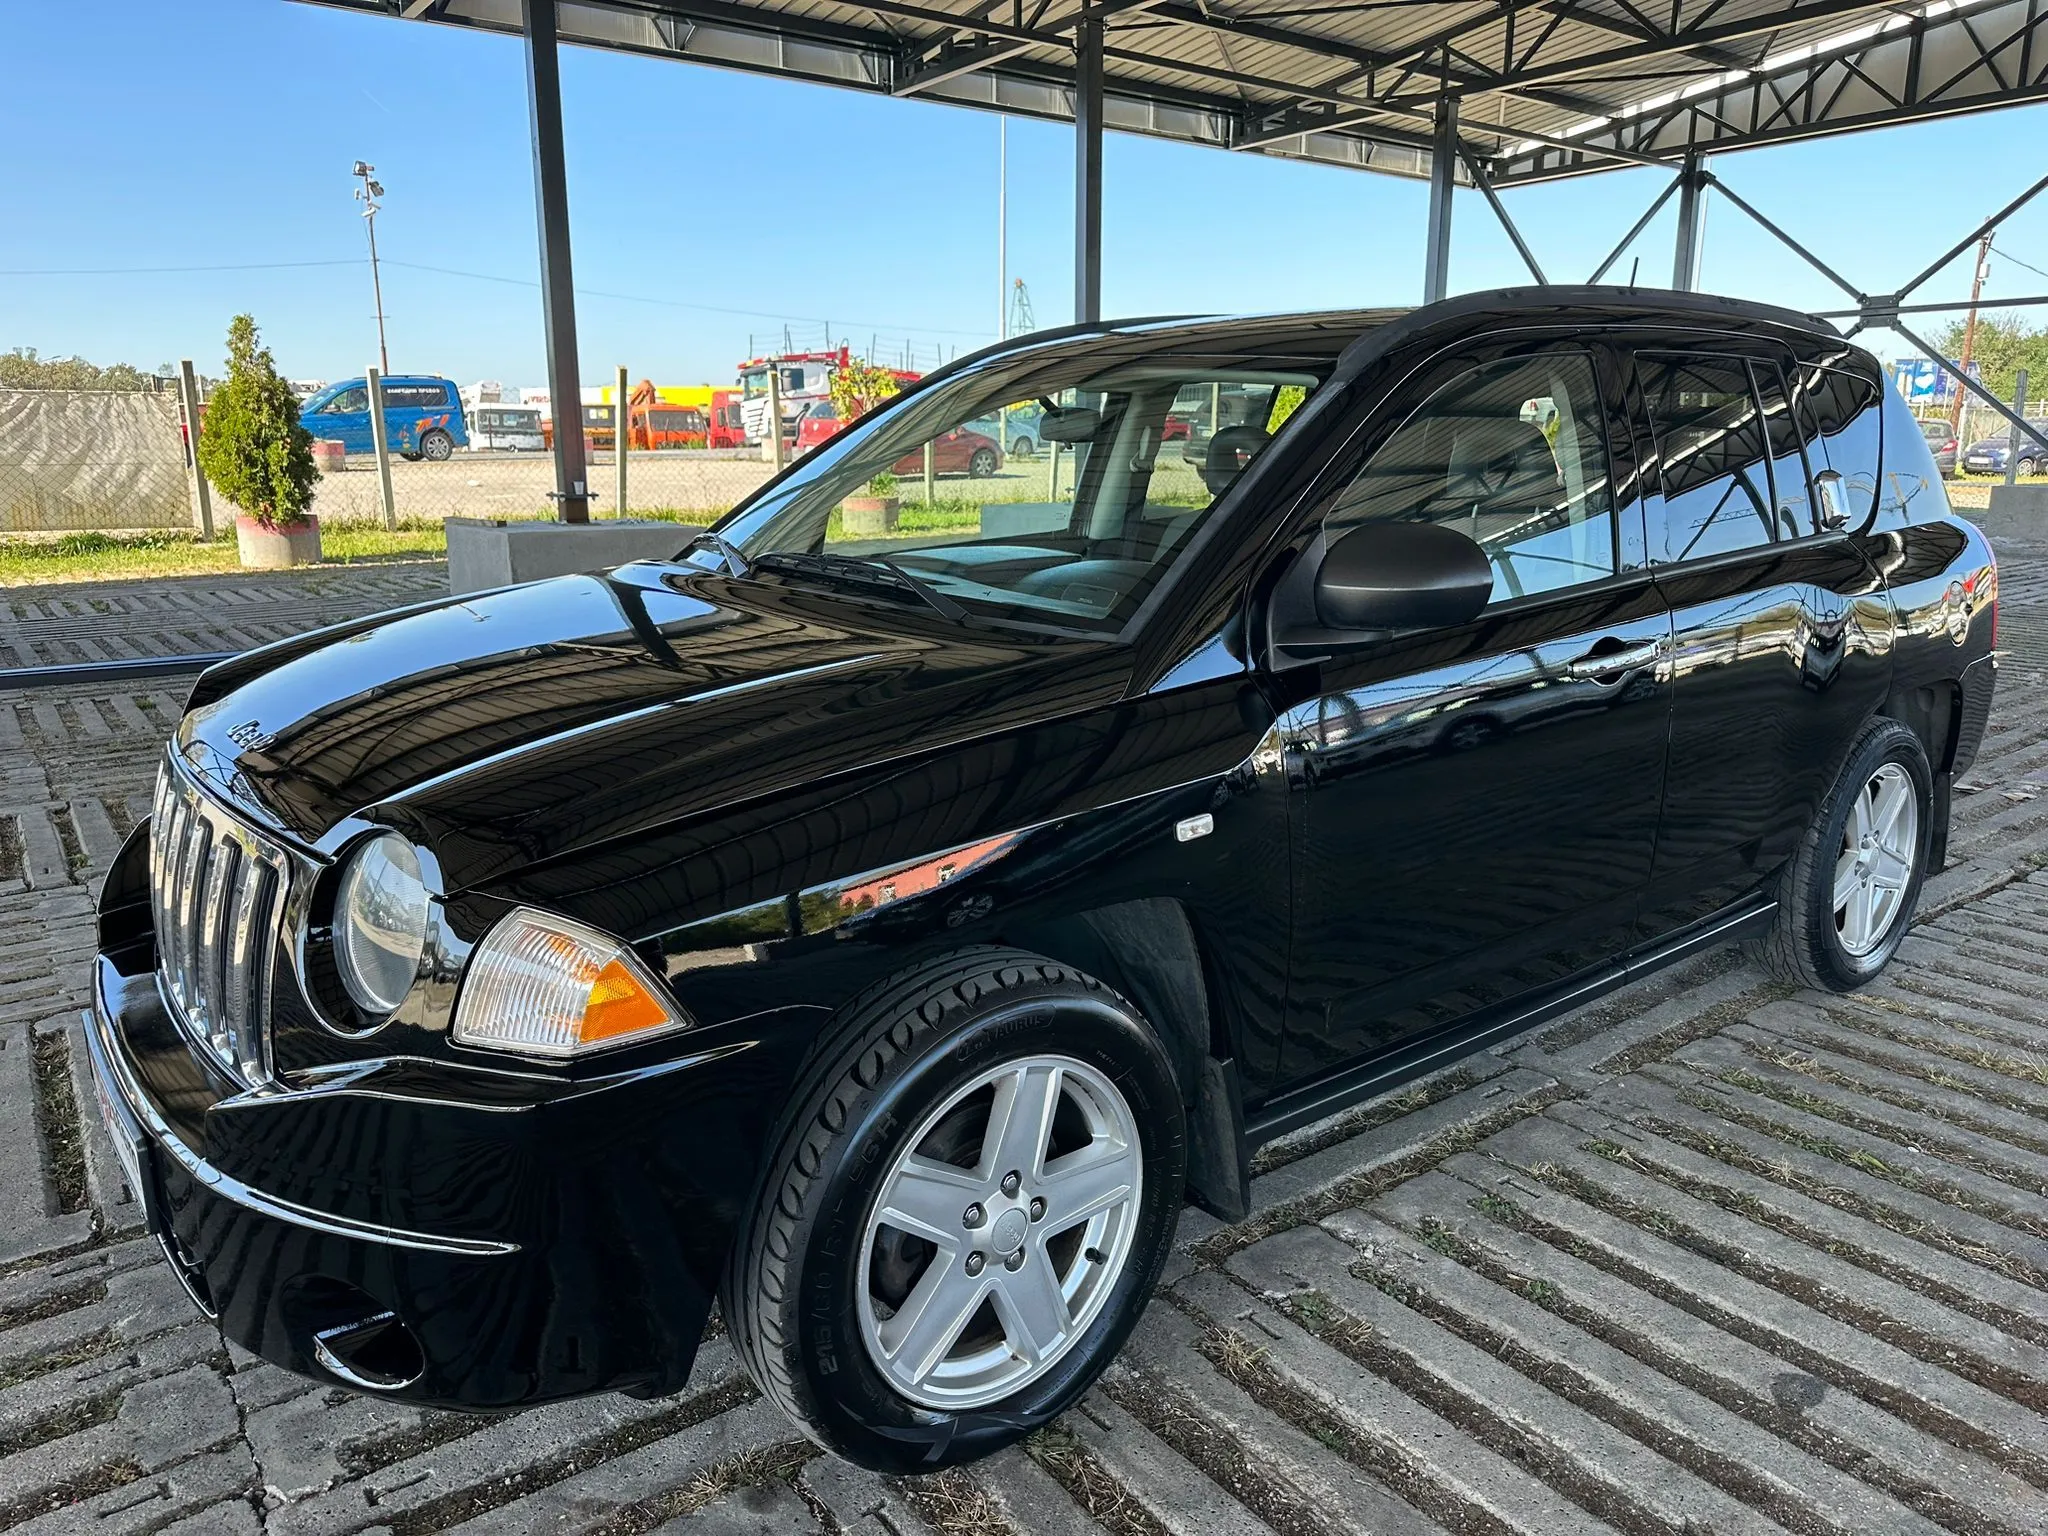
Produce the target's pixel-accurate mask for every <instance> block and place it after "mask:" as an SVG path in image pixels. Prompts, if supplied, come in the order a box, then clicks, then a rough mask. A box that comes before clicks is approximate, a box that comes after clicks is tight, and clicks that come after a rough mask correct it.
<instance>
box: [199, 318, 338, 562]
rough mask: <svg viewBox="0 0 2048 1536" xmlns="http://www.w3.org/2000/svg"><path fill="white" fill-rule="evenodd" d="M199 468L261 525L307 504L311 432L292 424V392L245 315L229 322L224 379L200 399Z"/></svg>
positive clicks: (298, 512) (289, 516)
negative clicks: (203, 401)
mask: <svg viewBox="0 0 2048 1536" xmlns="http://www.w3.org/2000/svg"><path fill="white" fill-rule="evenodd" d="M199 467H200V469H202V470H203V471H205V473H206V478H207V479H209V480H211V481H212V482H213V485H214V488H215V489H216V490H218V491H219V492H220V493H221V495H223V496H225V497H226V498H227V499H228V500H229V501H231V502H233V503H234V504H235V505H236V506H238V507H240V508H241V509H242V510H243V511H244V512H246V513H248V514H249V515H250V516H251V517H253V518H255V519H256V521H257V522H259V523H261V524H262V525H263V526H264V527H266V528H276V527H278V526H280V525H282V524H288V523H296V522H298V521H300V520H301V519H302V518H303V517H304V516H305V515H306V509H307V508H308V507H310V506H312V504H313V487H314V485H315V484H317V483H318V481H319V478H320V475H319V471H318V470H316V469H315V468H314V467H313V434H312V433H310V432H308V431H307V430H306V429H305V428H304V427H302V426H300V425H299V402H298V397H297V396H295V395H294V394H293V393H292V388H291V386H290V385H289V384H287V383H286V382H285V381H284V380H283V379H281V378H279V377H278V373H277V365H276V364H275V363H273V362H272V361H271V358H270V349H269V348H267V347H263V346H260V345H259V344H258V338H257V334H256V322H255V320H254V319H253V318H251V317H250V316H248V315H237V316H235V318H234V319H233V320H232V321H231V322H229V325H228V377H227V382H226V383H224V384H223V385H221V387H220V388H219V389H217V390H215V391H214V392H213V398H212V399H211V400H209V401H207V402H206V415H205V424H204V426H202V427H201V429H200V432H199Z"/></svg>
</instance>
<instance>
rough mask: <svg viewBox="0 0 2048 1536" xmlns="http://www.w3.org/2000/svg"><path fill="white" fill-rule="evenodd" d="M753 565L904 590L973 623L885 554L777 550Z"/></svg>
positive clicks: (949, 615) (940, 610)
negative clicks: (805, 552)
mask: <svg viewBox="0 0 2048 1536" xmlns="http://www.w3.org/2000/svg"><path fill="white" fill-rule="evenodd" d="M754 564H756V565H758V566H759V567H761V569H763V570H768V571H787V572H789V573H790V574H791V575H793V576H814V577H817V578H819V579H821V580H824V581H836V582H841V583H843V584H845V585H848V586H856V587H867V588H871V589H875V590H879V591H882V592H888V593H907V594H908V595H909V596H911V597H913V598H915V599H917V600H918V601H919V602H921V603H923V604H924V605H925V606H926V607H928V608H930V609H931V610H932V611H933V612H934V613H937V614H939V615H940V616H941V617H942V618H947V619H951V620H953V621H954V622H955V623H961V624H964V623H969V622H972V620H971V617H970V615H969V614H968V612H967V610H966V609H965V608H963V607H961V606H960V604H958V603H956V602H955V601H954V600H953V599H952V598H950V597H948V596H946V594H945V593H943V592H941V591H939V590H938V588H936V587H934V586H933V585H932V584H931V583H930V582H928V581H925V580H924V579H923V578H921V577H918V576H913V575H911V574H910V572H908V571H906V570H905V569H903V567H902V566H900V565H898V564H897V563H896V562H895V561H894V560H892V559H890V558H889V557H888V556H887V555H807V554H793V553H789V552H786V551H781V550H777V551H775V552H774V553H771V554H765V555H762V556H761V557H760V558H759V559H758V560H756V561H755V562H754Z"/></svg>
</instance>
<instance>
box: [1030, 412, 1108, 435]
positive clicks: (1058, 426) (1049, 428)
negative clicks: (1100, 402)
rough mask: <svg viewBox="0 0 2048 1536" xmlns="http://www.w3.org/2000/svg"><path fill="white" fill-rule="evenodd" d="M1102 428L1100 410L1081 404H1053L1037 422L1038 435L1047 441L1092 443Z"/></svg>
mask: <svg viewBox="0 0 2048 1536" xmlns="http://www.w3.org/2000/svg"><path fill="white" fill-rule="evenodd" d="M1101 430H1102V412H1100V411H1091V410H1089V409H1088V408H1087V407H1086V406H1082V405H1063V406H1055V407H1054V408H1053V409H1052V410H1049V411H1047V412H1046V413H1045V414H1044V415H1043V416H1042V417H1040V418H1039V422H1038V435H1039V437H1040V438H1041V439H1043V440H1044V441H1045V442H1048V443H1092V442H1094V441H1095V434H1096V433H1097V432H1099V431H1101Z"/></svg>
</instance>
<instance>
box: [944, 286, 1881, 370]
mask: <svg viewBox="0 0 2048 1536" xmlns="http://www.w3.org/2000/svg"><path fill="white" fill-rule="evenodd" d="M1480 318H1484V319H1487V320H1496V321H1498V322H1500V323H1502V324H1518V323H1520V324H1541V325H1545V326H1558V327H1570V328H1574V329H1596V330H1597V329H1604V328H1610V327H1615V326H1624V325H1646V324H1647V325H1656V324H1664V325H1670V326H1675V327H1680V328H1704V329H1709V330H1714V329H1725V330H1729V331H1742V332H1755V331H1758V330H1763V331H1766V332H1769V331H1776V332H1779V333H1786V332H1790V333H1794V334H1799V335H1805V336H1811V337H1814V338H1817V339H1826V340H1828V341H1830V342H1833V343H1835V344H1840V343H1841V342H1842V341H1843V340H1844V338H1843V336H1842V333H1841V332H1840V331H1839V330H1837V329H1836V328H1835V327H1834V326H1832V325H1830V324H1828V322H1826V321H1825V320H1821V319H1818V318H1816V317H1815V316H1813V315H1809V314H1804V313H1801V312H1800V311H1798V310H1793V309H1786V308H1782V307H1780V306H1778V305H1775V304H1763V303H1759V302H1757V301H1755V300H1751V299H1732V298H1725V297H1722V296H1720V295H1717V294H1700V293H1681V292H1677V291H1675V290H1670V289H1656V288H1624V287H1614V286H1605V285H1592V284H1553V285H1547V286H1543V287H1522V288H1497V289H1490V290H1485V291H1481V292H1476V293H1467V294H1459V295H1457V296H1456V297H1453V298H1449V299H1443V300H1440V301H1438V302H1437V303H1434V304H1425V305H1422V306H1420V307H1414V306H1407V307H1386V308H1372V309H1366V308H1359V309H1331V310H1304V311H1293V312H1287V313H1280V314H1250V315H1153V316H1144V317H1139V318H1135V319H1121V320H1107V321H1102V322H1099V323H1093V324H1083V325H1073V326H1066V327H1062V328H1060V329H1057V330H1051V331H1038V332H1033V333H1032V334H1030V335H1028V336H1024V337H1018V338H1014V339H1012V340H1009V341H1006V342H1000V343H997V344H996V345H994V346H990V347H984V348H982V349H981V350H979V351H977V352H974V353H970V354H968V355H967V356H964V357H961V358H959V359H957V360H956V361H954V362H951V363H948V364H947V365H946V366H945V367H943V368H940V369H937V370H935V371H933V372H932V373H929V374H927V375H925V377H924V379H923V380H922V381H921V383H922V384H923V385H926V386H928V385H930V384H932V383H934V382H936V381H938V380H940V379H942V378H946V377H950V376H951V375H952V374H953V373H955V372H956V371H958V370H962V369H966V368H972V367H975V366H977V365H979V364H981V363H984V362H988V361H991V360H993V359H996V358H1000V357H1004V356H1008V355H1014V354H1017V353H1020V352H1023V351H1025V350H1030V349H1036V348H1040V347H1044V348H1048V349H1053V348H1057V349H1058V350H1062V351H1066V352H1068V353H1070V354H1075V353H1078V354H1083V355H1085V354H1086V353H1088V352H1091V351H1096V350H1099V351H1100V352H1101V354H1102V356H1103V359H1104V361H1105V362H1109V361H1113V360H1119V359H1121V358H1123V357H1132V358H1136V357H1143V356H1156V355H1158V354H1160V353H1162V352H1170V353H1183V354H1189V355H1193V356H1205V357H1213V358H1217V359H1219V360H1220V359H1222V358H1227V357H1231V356H1242V357H1247V358H1249V357H1265V358H1283V357H1285V358H1296V359H1300V360H1302V361H1304V362H1307V361H1311V360H1317V361H1330V360H1333V359H1340V358H1344V354H1345V353H1346V352H1347V351H1350V350H1351V349H1352V348H1353V347H1359V348H1360V350H1359V351H1358V352H1356V353H1354V354H1353V356H1352V357H1351V358H1349V359H1345V361H1346V362H1347V363H1352V364H1355V365H1357V366H1363V365H1364V364H1365V363H1366V362H1369V361H1370V360H1371V359H1372V358H1374V357H1377V356H1380V355H1382V354H1383V353H1384V352H1385V351H1386V350H1387V349H1388V348H1390V347H1392V346H1394V345H1397V344H1399V342H1400V341H1403V340H1406V339H1408V338H1409V337H1412V336H1417V335H1420V334H1422V333H1423V332H1425V331H1427V330H1430V329H1433V328H1434V327H1435V326H1437V325H1438V324H1452V323H1455V322H1457V321H1460V320H1468V321H1469V320H1477V319H1480ZM1368 339H1370V340H1368ZM1342 371H1346V372H1348V371H1350V370H1349V368H1346V369H1344V370H1342Z"/></svg>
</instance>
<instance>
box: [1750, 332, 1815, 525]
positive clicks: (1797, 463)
mask: <svg viewBox="0 0 2048 1536" xmlns="http://www.w3.org/2000/svg"><path fill="white" fill-rule="evenodd" d="M1749 372H1750V376H1751V378H1752V379H1754V380H1755V382H1756V387H1757V399H1758V400H1759V401H1760V402H1761V403H1762V405H1763V412H1764V436H1765V438H1766V439H1767V440H1768V441H1769V443H1770V445H1771V487H1772V491H1773V496H1774V500H1773V502H1772V506H1773V507H1774V508H1775V509H1776V515H1777V524H1778V537H1779V538H1781V539H1798V538H1804V537H1805V536H1806V535H1808V534H1810V533H1813V532H1815V531H1816V530H1817V529H1818V528H1819V526H1820V525H1819V523H1818V522H1816V521H1815V519H1814V515H1813V498H1812V492H1811V488H1810V487H1809V485H1808V483H1807V467H1806V449H1805V444H1804V442H1803V439H1804V438H1805V437H1806V436H1807V433H1808V431H1809V430H1810V429H1809V428H1806V427H1805V425H1804V423H1803V422H1802V420H1801V418H1800V415H1799V414H1798V413H1795V412H1794V410H1793V408H1792V393H1791V391H1790V390H1788V389H1787V388H1786V387H1785V375H1784V373H1783V371H1782V370H1781V369H1780V368H1779V367H1778V365H1777V364H1776V363H1775V362H1771V361H1768V360H1765V359H1761V358H1752V359H1751V360H1750V364H1749Z"/></svg>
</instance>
